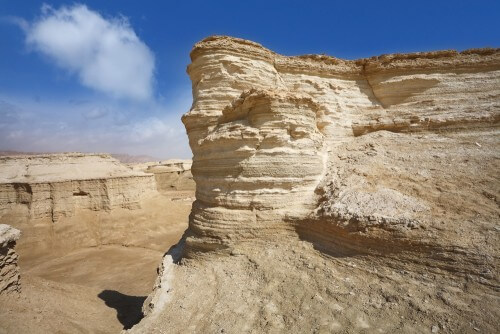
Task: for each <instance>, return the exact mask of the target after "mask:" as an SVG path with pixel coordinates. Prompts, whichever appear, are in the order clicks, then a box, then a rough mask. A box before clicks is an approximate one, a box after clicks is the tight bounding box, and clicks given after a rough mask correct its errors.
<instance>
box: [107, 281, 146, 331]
mask: <svg viewBox="0 0 500 334" xmlns="http://www.w3.org/2000/svg"><path fill="white" fill-rule="evenodd" d="M97 296H98V297H99V298H101V299H102V300H104V303H105V304H106V305H107V306H109V307H111V308H114V309H115V310H116V317H117V318H118V321H120V323H121V324H122V325H123V329H130V328H132V326H134V325H135V324H137V323H138V322H139V321H140V320H141V319H142V317H143V316H144V314H143V313H142V304H143V303H144V300H146V297H139V296H128V295H124V294H123V293H120V292H118V291H115V290H103V291H102V292H101V293H99V294H98V295H97Z"/></svg>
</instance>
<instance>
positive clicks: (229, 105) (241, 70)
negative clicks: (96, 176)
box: [182, 36, 500, 248]
mask: <svg viewBox="0 0 500 334" xmlns="http://www.w3.org/2000/svg"><path fill="white" fill-rule="evenodd" d="M191 59H192V64H190V65H189V67H188V74H189V75H190V77H191V80H192V83H193V99H194V101H193V107H192V109H191V110H190V111H189V112H188V113H187V114H185V115H184V116H183V119H182V120H183V122H184V124H185V126H186V130H187V133H188V136H189V140H190V145H191V148H192V151H193V154H194V158H193V168H192V173H193V176H194V179H195V181H196V185H197V188H196V190H197V192H196V199H197V200H196V202H195V204H194V206H193V214H192V216H193V217H192V220H191V224H190V232H191V234H190V237H189V238H188V239H187V241H188V243H187V244H188V248H189V247H190V246H193V247H199V248H214V247H215V248H217V247H219V246H224V245H227V244H229V243H231V241H232V240H235V239H239V238H240V237H241V238H242V239H245V238H247V237H248V236H249V235H252V236H255V235H256V233H258V231H259V230H260V229H265V230H270V229H273V228H274V225H276V224H277V225H281V224H282V223H283V221H297V220H299V219H305V218H312V217H314V219H318V218H321V217H324V216H325V215H327V218H328V219H334V220H337V219H336V218H334V217H333V216H335V217H337V216H338V214H337V213H339V214H340V213H342V212H343V211H345V206H343V205H342V204H341V203H342V200H344V199H346V200H347V195H346V194H342V195H340V198H335V199H333V197H332V196H334V197H338V196H339V195H333V194H334V193H336V194H341V193H342V192H343V190H342V189H345V191H346V192H349V193H353V187H355V188H357V189H363V188H364V189H363V190H362V191H363V193H364V192H366V191H367V189H368V187H365V186H362V184H363V183H366V182H367V181H368V180H367V179H368V178H369V177H367V175H357V177H358V180H357V182H359V184H356V185H354V184H353V185H352V186H353V187H351V186H350V185H348V184H344V185H342V184H339V181H340V179H341V178H343V177H344V178H347V181H346V182H349V178H350V177H348V176H345V175H339V173H340V172H342V171H343V168H342V166H343V165H345V163H343V162H342V161H339V158H340V159H342V157H340V155H342V153H343V150H345V149H347V147H349V145H350V146H351V147H352V148H351V149H352V150H353V151H354V152H355V151H357V150H359V147H356V145H357V146H359V143H361V142H363V143H364V144H363V145H372V146H373V145H377V142H383V141H384V139H382V140H378V139H375V138H373V140H370V139H367V138H365V137H360V136H362V135H366V134H369V133H371V132H374V131H379V130H387V131H390V133H385V134H383V135H382V136H383V137H384V138H388V140H389V141H390V142H391V141H392V143H390V142H388V143H383V146H386V147H385V149H386V150H389V151H390V150H392V149H397V148H393V147H392V144H396V145H397V146H404V147H406V148H407V149H410V150H411V149H413V150H414V151H415V152H418V151H419V150H420V148H423V147H426V146H427V145H431V143H430V142H432V141H443V140H444V137H443V140H440V139H439V137H437V138H432V137H433V136H434V135H435V134H441V133H446V135H445V136H447V137H446V138H449V136H448V134H450V136H455V137H456V136H458V135H460V134H462V135H463V136H470V135H471V132H474V133H478V132H479V131H483V132H482V133H485V134H486V133H488V134H491V135H488V140H493V141H494V142H493V143H492V145H494V146H495V145H496V137H495V135H496V133H497V131H498V124H499V123H498V121H499V120H500V71H499V70H500V51H499V50H497V49H477V50H468V51H464V52H461V53H459V52H456V51H437V52H427V53H415V54H406V55H405V54H394V55H384V56H379V57H372V58H368V59H359V60H355V61H347V60H341V59H337V58H333V57H329V56H314V55H308V56H299V57H285V56H281V55H278V54H276V53H274V52H272V51H270V50H267V49H265V48H264V47H262V46H261V45H259V44H257V43H254V42H249V41H245V40H241V39H235V38H229V37H218V36H215V37H209V38H207V39H205V40H203V41H201V42H199V43H197V44H196V45H195V47H194V48H193V51H192V52H191ZM492 131H493V132H492ZM391 133H392V134H391ZM394 133H405V134H407V135H405V136H398V135H395V134H394ZM417 133H418V134H419V135H420V136H424V137H422V138H421V139H423V140H413V141H414V143H412V144H409V146H405V145H407V143H406V140H407V139H408V138H415V137H411V136H412V134H415V135H416V134H417ZM466 134H467V135H466ZM426 136H427V137H426ZM375 137H377V135H375ZM389 138H390V139H389ZM400 139H401V143H397V142H398V140H400ZM449 140H458V141H460V140H461V139H455V138H453V139H452V138H449ZM385 141H387V140H385ZM365 142H366V143H365ZM386 144H387V145H386ZM342 145H344V146H342ZM457 145H458V143H457ZM412 146H413V148H412ZM451 146H453V145H451ZM451 149H452V150H458V147H452V148H451ZM462 149H464V150H466V149H465V148H462ZM471 149H472V152H470V153H471V154H472V155H481V154H483V153H484V154H486V155H487V156H485V157H479V156H478V161H480V160H481V159H482V158H485V159H486V161H488V162H494V160H492V158H493V157H492V156H491V154H493V155H494V152H491V151H490V152H488V153H485V152H482V153H478V152H477V150H476V147H472V148H471ZM483 151H484V150H483ZM423 153H426V152H423ZM443 153H444V152H443ZM448 153H450V155H451V154H452V153H451V151H448ZM462 153H464V152H462ZM457 154H458V152H457ZM374 155H376V153H374V152H372V153H369V154H368V155H367V156H364V157H363V158H364V160H365V161H360V162H361V163H362V164H363V165H365V164H366V165H367V164H368V163H369V162H368V161H369V160H374V159H375V158H372V157H373V156H374ZM379 158H380V157H379ZM420 158H423V156H421V157H420ZM344 159H348V157H344ZM409 159H410V160H412V161H411V162H410V161H408V163H407V164H405V165H411V164H412V163H418V158H416V157H415V156H412V157H410V158H409ZM393 160H397V161H393ZM483 161H484V160H483ZM383 163H384V164H389V165H391V164H392V165H393V166H392V167H393V168H394V167H396V165H398V164H401V163H400V158H395V159H394V158H391V157H386V159H385V161H384V162H383ZM470 163H471V164H472V162H470ZM431 165H432V162H430V164H429V165H428V167H431ZM367 167H369V166H367ZM406 167H408V168H409V167H410V166H406ZM406 167H405V168H406ZM423 167H425V165H424V166H423ZM492 167H494V166H492ZM467 168H470V166H469V167H467ZM471 169H472V168H471ZM415 172H417V171H415ZM443 172H444V174H440V173H432V174H434V175H433V177H432V181H433V182H437V181H438V179H439V178H441V177H442V178H447V177H448V175H447V173H446V172H445V171H443ZM371 174H372V173H371ZM394 174H395V175H394V176H395V177H399V176H398V175H397V174H398V173H394ZM374 177H376V176H374ZM464 177H466V178H470V181H471V182H473V181H479V179H481V178H482V177H486V178H487V176H484V175H483V176H480V175H468V176H464ZM476 177H477V179H476ZM351 178H352V177H351ZM464 181H465V179H461V181H460V182H464ZM372 183H373V182H372ZM406 186H407V185H404V186H403V187H400V188H407V187H406ZM372 188H373V190H370V191H368V194H367V195H363V196H365V197H364V198H363V199H360V198H358V199H356V201H358V204H359V207H358V208H353V209H352V210H351V211H354V212H355V214H354V216H356V219H357V220H366V221H368V220H369V219H372V221H373V219H375V218H373V217H372V216H373V215H378V214H380V215H381V216H384V219H385V221H390V223H386V225H397V223H396V222H398V221H400V220H401V219H403V220H404V219H410V218H409V217H412V218H415V217H417V215H418V214H417V213H419V214H420V216H419V217H420V218H421V219H422V220H426V219H428V220H433V218H432V217H431V212H432V211H433V207H435V206H436V205H437V203H436V202H434V201H429V203H424V202H425V201H424V202H422V198H420V197H421V196H410V194H408V189H398V188H399V187H397V186H389V187H382V184H378V185H373V186H372ZM488 191H489V192H492V193H494V195H495V196H497V194H496V193H497V190H494V189H490V190H488ZM379 195H380V196H381V197H380V198H379ZM325 196H326V197H325ZM353 196H354V195H353ZM355 196H358V197H359V196H361V195H359V194H357V195H355ZM408 196H409V197H408ZM322 197H323V198H322ZM379 200H383V201H384V202H393V203H394V204H393V206H394V207H398V210H392V211H390V212H388V211H385V212H384V213H381V212H382V211H384V210H380V208H379V209H377V206H379V204H377V201H379ZM339 201H340V202H339ZM365 201H366V203H361V202H365ZM368 208H370V209H368ZM339 211H340V212H339ZM424 211H425V214H424ZM332 212H334V213H333V216H332ZM408 212H411V214H409V213H408ZM342 217H343V218H342V219H341V220H344V221H346V222H347V221H351V220H352V219H353V218H352V217H353V215H352V214H351V215H347V216H346V215H344V216H342ZM376 219H379V218H376ZM380 219H381V218H380ZM372 225H373V224H372ZM277 228H278V229H279V227H277ZM264 233H267V232H264Z"/></svg>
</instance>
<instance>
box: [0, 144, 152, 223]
mask: <svg viewBox="0 0 500 334" xmlns="http://www.w3.org/2000/svg"><path fill="white" fill-rule="evenodd" d="M0 175H1V177H0V215H2V214H3V213H5V212H7V211H9V210H11V209H12V208H14V207H15V206H16V205H26V206H28V208H29V214H30V217H31V218H44V217H51V218H52V220H53V221H57V220H58V219H59V218H60V217H62V216H72V215H73V214H74V211H75V209H90V210H111V209H113V208H116V207H122V208H130V209H134V208H137V207H138V206H139V200H140V198H141V197H142V196H144V195H147V194H148V193H149V192H151V191H154V190H155V189H156V187H155V181H154V177H153V176H152V175H151V174H146V173H143V172H138V171H133V170H131V169H130V168H128V167H126V166H125V165H123V164H121V163H120V162H118V161H117V160H115V159H113V158H111V157H110V156H109V155H106V154H81V153H67V154H49V155H33V156H4V157H0Z"/></svg>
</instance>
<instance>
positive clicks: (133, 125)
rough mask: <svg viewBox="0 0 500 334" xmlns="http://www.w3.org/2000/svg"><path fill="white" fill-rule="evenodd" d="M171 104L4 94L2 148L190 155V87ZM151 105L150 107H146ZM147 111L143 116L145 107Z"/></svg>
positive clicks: (1, 103) (0, 104)
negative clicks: (186, 119)
mask: <svg viewBox="0 0 500 334" xmlns="http://www.w3.org/2000/svg"><path fill="white" fill-rule="evenodd" d="M178 95H179V98H177V99H174V100H172V101H170V103H169V104H158V103H157V102H154V101H153V102H149V103H140V104H138V105H137V106H133V104H132V103H130V102H129V101H117V100H99V101H89V102H86V103H80V101H78V103H75V101H74V100H69V101H67V100H66V101H61V100H59V101H50V100H44V101H41V102H36V101H33V99H31V98H28V97H22V96H17V97H15V96H3V95H2V94H1V93H0V151H2V150H14V151H25V152H74V151H81V152H110V153H126V154H132V155H143V154H146V155H150V156H152V157H157V158H159V159H166V158H190V157H191V150H190V148H189V145H188V138H187V136H186V132H185V129H184V126H183V124H182V122H181V120H180V116H181V113H182V112H184V111H187V110H188V109H189V105H190V103H191V99H190V97H189V91H186V92H185V93H179V94H178ZM145 105H147V108H144V106H145ZM144 109H147V110H148V113H147V114H144V112H143V110H144Z"/></svg>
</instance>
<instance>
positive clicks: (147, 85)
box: [20, 5, 155, 100]
mask: <svg viewBox="0 0 500 334" xmlns="http://www.w3.org/2000/svg"><path fill="white" fill-rule="evenodd" d="M20 26H22V27H23V29H24V30H25V32H26V42H27V44H28V45H29V46H30V47H33V48H34V49H35V50H37V51H39V52H41V53H43V54H45V55H46V56H48V57H49V58H50V59H52V60H53V61H55V62H56V64H57V65H58V66H59V67H61V68H64V69H66V70H68V71H70V72H74V73H76V74H77V75H78V77H79V79H80V82H81V83H82V84H83V85H85V86H87V87H90V88H92V89H95V90H98V91H101V92H104V93H106V94H110V95H112V96H116V97H126V98H131V99H136V100H146V99H148V98H150V97H151V96H152V93H153V92H152V90H153V89H152V85H153V74H154V68H155V59H154V55H153V53H152V52H151V50H150V49H149V48H148V47H147V45H146V44H144V42H142V41H141V40H140V39H139V38H138V37H137V35H136V34H135V32H134V30H133V29H132V27H131V26H130V24H129V23H128V21H127V20H126V19H125V18H113V19H105V18H103V17H102V16H101V15H100V14H99V13H97V12H94V11H92V10H89V9H88V8H87V7H86V6H85V5H74V6H72V7H61V8H59V9H57V10H56V9H53V8H52V7H49V6H46V5H44V6H43V7H42V16H41V17H40V18H39V19H38V20H36V21H35V22H33V23H32V24H28V25H27V24H24V25H20Z"/></svg>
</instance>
